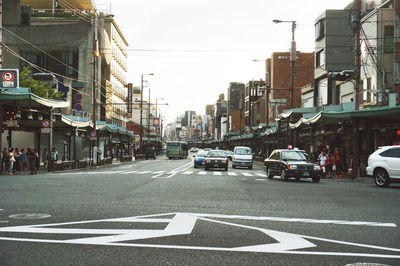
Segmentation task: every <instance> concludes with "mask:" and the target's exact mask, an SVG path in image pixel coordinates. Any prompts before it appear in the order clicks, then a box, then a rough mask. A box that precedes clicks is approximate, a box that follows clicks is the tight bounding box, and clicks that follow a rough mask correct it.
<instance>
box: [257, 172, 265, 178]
mask: <svg viewBox="0 0 400 266" xmlns="http://www.w3.org/2000/svg"><path fill="white" fill-rule="evenodd" d="M257 175H258V176H261V177H267V175H266V174H262V173H258V174H257Z"/></svg>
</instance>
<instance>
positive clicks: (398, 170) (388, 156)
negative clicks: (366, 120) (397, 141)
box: [367, 146, 400, 187]
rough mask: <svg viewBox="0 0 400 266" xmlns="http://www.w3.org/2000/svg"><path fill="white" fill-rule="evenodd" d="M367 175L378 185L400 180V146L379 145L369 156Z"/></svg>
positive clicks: (386, 184) (384, 185)
mask: <svg viewBox="0 0 400 266" xmlns="http://www.w3.org/2000/svg"><path fill="white" fill-rule="evenodd" d="M367 175H369V176H373V177H374V179H375V184H376V185H377V186H378V187H386V186H389V185H390V183H394V182H400V146H384V147H379V148H378V149H377V150H376V151H375V152H374V153H372V154H371V155H370V156H369V157H368V166H367Z"/></svg>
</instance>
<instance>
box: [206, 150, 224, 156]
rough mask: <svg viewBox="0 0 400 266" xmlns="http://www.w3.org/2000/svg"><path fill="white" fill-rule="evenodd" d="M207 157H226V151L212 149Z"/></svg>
mask: <svg viewBox="0 0 400 266" xmlns="http://www.w3.org/2000/svg"><path fill="white" fill-rule="evenodd" d="M207 157H226V155H225V152H224V151H210V152H208V155H207Z"/></svg>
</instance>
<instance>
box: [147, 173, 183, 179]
mask: <svg viewBox="0 0 400 266" xmlns="http://www.w3.org/2000/svg"><path fill="white" fill-rule="evenodd" d="M177 173H178V172H169V173H165V174H166V175H168V174H169V175H168V176H163V175H164V173H160V174H158V175H155V176H153V177H152V178H163V179H169V178H171V177H173V176H175V175H176V174H177Z"/></svg>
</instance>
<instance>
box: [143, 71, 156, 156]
mask: <svg viewBox="0 0 400 266" xmlns="http://www.w3.org/2000/svg"><path fill="white" fill-rule="evenodd" d="M144 76H154V73H148V74H142V75H141V83H140V126H139V127H140V135H139V136H140V140H139V143H140V151H141V153H142V151H143V142H142V138H143V77H144Z"/></svg>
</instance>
